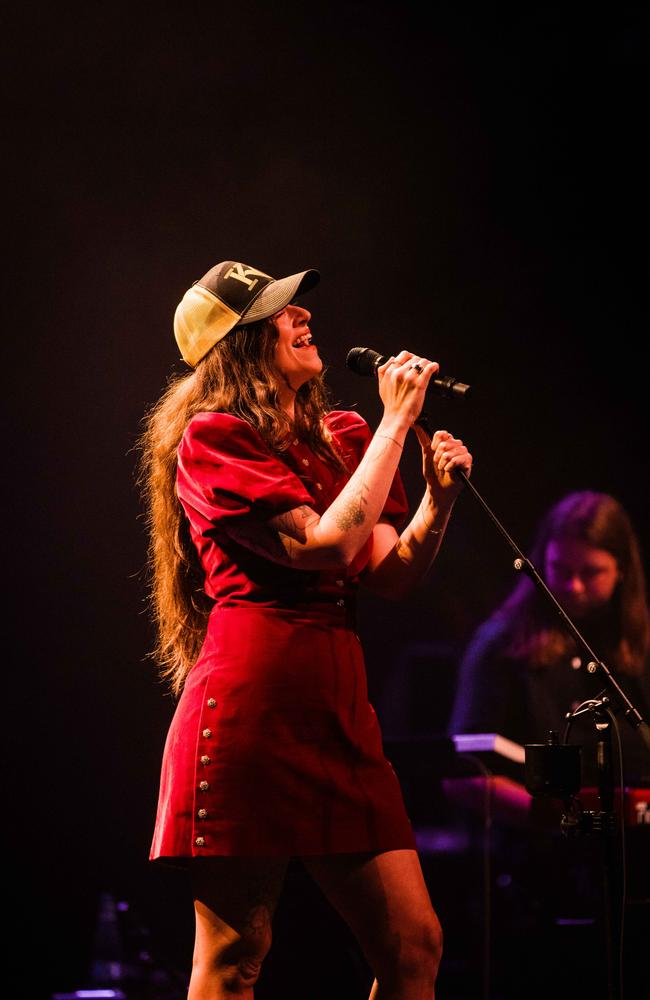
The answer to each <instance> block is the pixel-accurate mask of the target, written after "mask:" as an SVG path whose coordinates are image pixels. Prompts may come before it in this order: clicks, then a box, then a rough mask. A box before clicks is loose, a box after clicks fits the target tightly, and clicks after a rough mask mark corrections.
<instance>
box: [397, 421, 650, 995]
mask: <svg viewBox="0 0 650 1000" xmlns="http://www.w3.org/2000/svg"><path fill="white" fill-rule="evenodd" d="M416 423H417V424H419V425H420V426H421V427H422V428H423V429H424V430H425V431H426V432H427V434H428V435H429V437H433V430H432V428H431V424H430V421H429V418H428V416H427V414H425V413H422V414H420V416H419V417H418V419H417V420H416ZM454 475H455V476H456V477H457V478H458V479H459V480H461V482H462V483H463V484H464V485H465V488H466V489H467V490H469V492H470V493H471V494H472V496H473V497H474V499H475V500H476V502H477V503H478V504H480V506H481V507H482V508H483V510H484V511H485V513H486V514H487V515H488V517H489V518H490V520H491V521H492V523H493V524H494V526H495V527H496V529H497V530H498V531H499V532H500V533H501V535H502V536H503V538H504V539H505V540H506V542H507V543H508V545H509V546H510V548H511V549H512V551H513V552H514V555H515V559H514V564H513V565H514V568H515V570H517V572H519V573H525V574H526V576H528V578H529V579H530V580H532V582H533V584H534V585H535V586H536V588H537V590H538V591H539V592H540V593H541V594H542V595H543V596H544V599H545V600H546V601H547V602H549V603H550V605H551V607H552V608H553V609H554V611H555V612H556V614H557V615H558V616H559V618H560V619H561V621H562V622H563V624H564V625H565V627H566V628H567V629H568V630H569V632H570V633H571V635H572V636H573V638H574V639H575V641H576V643H577V645H578V648H579V649H581V650H582V651H583V655H584V656H585V658H586V659H587V671H588V672H589V673H590V674H599V675H600V676H601V677H602V678H603V680H604V682H605V685H606V689H605V691H604V692H603V694H602V695H601V696H600V698H599V699H594V700H593V701H591V702H586V703H585V706H586V707H584V708H582V707H579V709H577V710H576V714H577V713H579V712H580V711H581V710H582V711H592V712H593V713H594V722H595V724H596V730H597V733H598V742H597V748H596V752H597V768H598V793H599V797H600V800H601V810H600V812H599V813H594V814H591V815H589V816H587V817H586V818H587V819H588V820H590V822H584V819H583V817H582V816H581V817H579V818H578V819H576V817H575V815H574V816H573V817H572V818H568V819H567V818H566V817H563V831H564V832H568V831H569V829H571V828H572V829H575V830H577V831H578V832H589V831H594V832H599V833H602V835H603V837H604V886H605V925H606V936H607V960H608V962H607V964H608V980H609V986H610V992H609V996H610V997H612V998H618V997H620V996H621V982H620V980H621V977H620V974H619V975H614V971H613V963H614V955H615V954H616V941H617V936H618V935H617V926H619V927H620V924H618V921H617V916H616V910H615V898H614V892H613V887H614V886H615V884H616V868H615V864H614V862H615V856H614V850H613V842H612V841H613V835H614V832H615V824H614V812H613V805H614V777H613V771H612V755H611V725H610V724H611V722H615V719H614V717H613V714H612V711H619V712H622V713H623V716H624V718H625V719H626V720H627V721H628V723H629V724H630V725H631V726H632V727H633V728H634V729H636V731H637V732H638V734H639V736H640V737H641V739H642V740H643V743H644V745H645V747H646V749H647V750H648V752H649V753H650V726H648V723H647V722H645V721H644V719H643V718H642V716H641V713H640V712H639V711H638V709H637V708H636V707H635V705H633V704H632V702H631V701H630V699H629V698H628V696H627V695H626V694H625V692H624V691H623V690H622V688H621V686H620V685H619V683H618V682H617V680H616V679H615V678H614V677H613V676H612V673H611V671H610V669H609V667H608V666H607V665H606V664H605V663H604V662H603V661H602V660H601V659H600V657H599V656H598V655H597V654H596V653H595V652H594V650H593V649H592V648H591V646H590V645H589V643H588V642H587V640H586V639H585V638H584V636H583V635H582V633H581V632H580V631H579V630H578V628H577V627H576V625H575V624H574V622H573V621H572V619H571V618H570V617H569V616H568V615H567V613H566V611H565V610H564V608H563V607H562V605H561V604H560V603H559V602H558V601H557V600H556V599H555V597H554V596H553V594H552V593H551V591H550V590H549V588H548V587H547V586H546V584H545V583H544V580H543V579H542V577H541V576H540V574H539V572H538V571H537V568H536V567H535V565H534V564H533V563H532V562H531V560H530V559H529V558H528V557H527V556H526V555H524V553H523V552H522V551H521V549H520V548H519V546H518V545H517V543H516V542H515V541H514V539H512V538H511V537H510V535H509V534H508V532H507V531H506V529H505V528H504V526H503V525H502V524H501V522H500V521H499V519H498V518H497V516H496V514H495V513H494V512H493V511H492V510H491V509H490V507H489V506H488V504H487V503H486V502H485V500H484V499H483V497H482V496H481V494H480V493H479V491H478V490H477V489H476V487H475V486H474V484H473V483H472V482H471V481H470V479H469V477H468V476H467V474H466V473H465V472H464V471H463V470H462V469H456V470H455V473H454ZM570 714H571V713H570ZM623 795H624V789H623V788H622V787H621V810H623V808H624V803H623ZM581 819H582V820H583V821H582V822H581Z"/></svg>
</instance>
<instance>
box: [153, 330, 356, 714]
mask: <svg viewBox="0 0 650 1000" xmlns="http://www.w3.org/2000/svg"><path fill="white" fill-rule="evenodd" d="M277 339H278V333H277V330H276V328H275V324H274V323H273V321H272V320H262V321H260V322H259V323H252V324H250V325H248V326H241V327H236V328H235V329H234V330H233V331H231V332H230V333H228V334H227V336H226V337H224V338H223V340H221V341H220V342H219V343H217V344H215V346H214V347H212V348H211V349H210V351H208V353H207V354H206V355H205V357H204V358H202V359H201V361H199V363H198V364H197V366H196V368H195V369H194V370H193V371H192V372H190V373H189V374H185V375H180V376H176V377H173V378H172V379H171V380H170V382H169V384H168V386H167V388H166V390H165V392H164V393H163V395H162V397H161V398H160V399H159V401H158V402H157V403H156V404H155V405H154V406H153V407H152V408H151V409H150V411H149V412H148V413H147V414H146V416H145V418H144V431H143V433H142V435H141V436H140V438H139V441H138V446H139V449H140V461H139V467H138V483H139V485H140V487H141V490H142V495H143V501H144V506H145V517H146V521H147V526H148V531H149V553H148V572H149V600H150V605H151V611H152V615H153V618H154V621H155V624H156V631H157V640H156V645H155V649H154V650H153V651H152V653H151V654H150V655H151V656H152V657H153V658H154V659H155V660H156V661H157V663H158V664H159V667H160V673H161V676H162V677H163V678H164V679H165V680H167V681H168V682H169V683H170V685H171V689H172V691H173V693H174V694H175V695H176V696H178V695H179V694H180V692H181V690H182V688H183V685H184V683H185V679H186V677H187V674H188V673H189V671H190V670H191V668H192V666H193V664H194V663H195V661H196V659H197V657H198V654H199V652H200V650H201V646H202V644H203V639H204V637H205V632H206V627H207V621H208V616H209V613H210V610H211V608H212V605H213V602H212V601H211V600H210V598H209V597H208V596H207V595H206V594H205V591H204V589H203V571H202V568H201V566H200V564H199V561H198V557H197V554H196V550H195V548H194V545H193V543H192V541H191V539H190V533H189V525H188V521H187V518H186V516H185V514H184V512H183V509H182V507H181V505H180V502H179V500H178V496H177V494H176V466H177V458H176V452H177V449H178V445H179V442H180V440H181V438H182V436H183V432H184V431H185V428H186V427H187V425H188V424H189V422H190V420H191V419H192V417H193V416H195V414H197V413H201V412H206V411H213V412H216V411H220V412H225V413H230V414H233V415H234V416H237V417H241V418H242V419H243V420H246V421H247V422H248V423H249V424H251V425H252V426H253V427H254V428H255V429H256V430H257V431H258V432H259V433H260V435H261V436H262V438H263V439H264V441H265V442H266V444H267V445H268V446H269V448H270V449H272V450H273V451H274V452H277V453H279V454H282V452H283V451H284V450H285V449H286V448H287V446H288V444H289V441H290V439H291V438H292V437H295V436H299V437H301V439H303V440H304V441H306V442H307V443H308V444H309V446H310V447H311V449H312V450H313V451H314V452H315V453H316V454H317V455H319V456H320V457H321V458H323V459H324V460H325V461H327V462H329V463H330V464H332V465H334V466H335V467H336V468H338V469H345V463H344V460H343V458H342V457H341V456H340V455H339V454H338V452H337V451H336V448H335V446H334V444H333V442H332V440H331V439H330V437H329V436H328V434H327V432H326V431H325V430H324V427H323V417H324V416H325V414H326V413H327V412H328V411H329V409H330V407H329V399H328V393H327V389H326V387H325V383H324V381H323V378H322V376H316V377H314V378H311V379H310V380H309V382H306V383H305V384H304V385H303V386H301V388H300V389H299V390H298V392H297V395H296V400H295V420H294V422H293V423H291V421H290V420H289V418H288V416H287V414H286V413H285V412H284V410H283V409H282V407H281V406H280V401H279V389H280V385H281V382H280V379H281V378H282V376H281V375H280V374H279V372H278V370H277V368H276V367H275V364H274V352H275V345H276V342H277Z"/></svg>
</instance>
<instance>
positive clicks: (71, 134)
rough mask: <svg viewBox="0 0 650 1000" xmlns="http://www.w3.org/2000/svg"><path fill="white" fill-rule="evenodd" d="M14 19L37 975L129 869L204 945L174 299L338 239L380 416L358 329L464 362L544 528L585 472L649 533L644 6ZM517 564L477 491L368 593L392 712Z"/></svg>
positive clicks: (44, 976) (158, 929) (476, 408)
mask: <svg viewBox="0 0 650 1000" xmlns="http://www.w3.org/2000/svg"><path fill="white" fill-rule="evenodd" d="M4 41H5V47H6V59H5V63H6V65H7V66H8V70H9V114H10V126H11V127H10V130H8V136H9V147H10V150H9V157H8V159H9V164H10V166H11V167H12V177H11V181H10V183H9V184H7V185H6V187H5V190H6V193H7V194H8V195H9V198H8V206H7V207H8V213H7V214H8V216H9V218H10V220H11V226H10V227H9V228H8V229H7V230H6V235H5V239H6V247H5V249H6V252H7V257H8V261H7V264H6V271H5V273H6V274H7V276H8V278H9V283H8V291H7V293H6V294H5V305H6V306H7V307H8V318H7V320H6V324H5V337H4V341H5V347H6V349H7V360H6V363H5V375H6V387H5V399H6V401H7V403H8V407H7V409H8V414H9V419H10V422H9V426H8V433H7V435H6V437H5V448H6V470H7V479H6V487H5V494H6V500H7V513H6V515H5V535H6V538H7V540H8V542H9V557H10V559H11V564H10V565H11V569H10V571H9V573H7V575H6V582H7V585H8V587H7V596H6V598H5V607H6V609H7V612H8V624H9V626H10V628H9V629H8V630H7V632H8V633H9V634H10V635H11V636H13V637H14V638H15V641H14V642H7V643H6V655H7V659H6V674H7V678H8V683H7V697H6V707H7V723H6V730H7V732H8V736H9V752H8V756H7V757H6V760H7V763H8V770H9V790H8V795H7V803H8V806H9V809H8V815H9V820H8V821H7V823H6V824H5V828H6V829H8V831H9V843H8V847H7V852H8V853H7V855H6V859H7V862H8V867H9V869H10V872H11V873H12V874H15V876H16V879H15V883H16V889H15V892H14V894H13V895H12V897H11V899H9V900H8V902H7V915H8V917H9V919H10V921H11V923H12V924H13V925H14V926H15V929H16V931H17V940H18V942H23V943H24V941H25V939H27V940H28V942H29V948H28V959H27V960H23V959H21V960H20V961H19V962H18V961H17V962H16V965H17V966H18V969H19V971H20V972H21V976H22V981H23V987H20V986H15V987H14V988H13V992H12V993H11V995H12V996H13V997H18V996H25V997H30V998H31V997H40V996H48V995H49V992H51V991H52V990H54V989H60V990H63V989H69V988H72V987H74V986H79V985H83V984H84V982H86V981H87V980H88V962H89V960H90V952H91V944H92V935H93V927H94V921H95V913H96V909H97V904H98V897H99V893H100V892H102V891H107V892H110V893H113V894H114V895H115V896H116V897H117V898H119V899H126V900H128V901H129V902H130V903H131V907H132V912H135V913H136V914H138V915H139V919H140V921H141V922H142V924H143V925H144V926H145V927H146V928H148V929H149V931H150V933H151V942H150V943H151V947H152V950H153V951H154V952H155V953H156V955H158V956H161V957H163V958H164V961H165V962H167V963H168V964H170V965H171V966H173V967H175V968H178V969H180V970H181V971H183V970H185V971H186V970H187V966H188V963H189V956H190V950H191V930H192V928H191V904H190V903H189V900H188V897H187V895H186V889H185V885H184V882H183V877H182V875H179V874H169V873H166V872H161V871H159V870H157V869H153V868H151V867H150V866H148V865H147V862H146V856H147V853H148V848H149V840H150V834H151V828H152V822H153V817H154V810H155V802H156V794H157V780H158V767H159V761H160V755H161V751H162V746H163V741H164V737H165V732H166V728H167V725H168V722H169V719H170V717H171V714H172V711H173V705H172V701H171V699H170V697H169V696H167V695H166V694H165V693H164V691H163V689H162V687H161V686H160V685H159V683H158V681H157V679H156V675H155V670H154V667H153V665H152V664H151V662H150V661H148V660H147V659H145V655H146V652H147V650H148V649H149V648H150V647H151V643H152V631H151V627H150V625H149V623H148V620H147V617H146V611H145V603H144V601H145V585H144V578H143V572H142V571H143V566H144V562H145V549H146V539H145V535H144V528H143V524H142V520H141V519H140V505H139V499H138V494H137V491H136V489H135V487H134V468H135V461H136V455H135V452H134V445H135V442H136V438H137V436H138V433H139V421H140V419H141V417H142V415H143V413H144V411H145V409H146V408H147V407H148V406H150V405H151V404H152V403H153V402H154V401H155V399H156V398H157V397H158V395H159V394H160V391H161V389H162V387H163V386H164V384H165V381H166V379H167V377H168V376H169V374H170V373H171V372H173V371H181V370H183V366H182V363H180V362H179V360H178V352H177V349H176V345H175V343H174V341H173V336H172V330H171V321H172V315H173V310H174V308H175V306H176V303H177V302H178V300H179V299H180V297H181V296H182V294H183V292H184V291H185V289H186V288H187V287H188V286H189V284H190V283H191V282H192V281H193V280H195V279H196V278H198V277H199V276H200V275H201V274H203V273H204V272H205V271H206V270H207V269H208V268H209V267H210V266H212V265H213V264H214V263H216V262H217V261H220V260H223V259H235V260H237V259H239V260H243V261H246V262H248V263H250V264H252V265H254V266H257V267H260V268H262V269H264V270H268V271H269V272H270V273H272V274H274V275H278V276H281V275H284V274H287V273H291V272H293V271H296V270H299V269H303V268H305V267H308V266H315V267H318V268H320V270H321V273H322V281H321V285H320V287H319V288H318V289H317V290H316V291H315V292H314V293H313V294H312V295H311V296H310V298H309V303H308V305H309V308H310V309H312V311H313V316H314V319H313V322H312V328H313V331H314V334H315V339H316V340H317V342H318V343H319V346H320V348H321V353H322V355H323V356H324V358H325V359H326V360H327V362H328V365H329V378H330V383H331V385H332V387H333V394H334V398H335V399H336V400H337V401H338V402H340V403H341V404H342V405H343V406H345V407H350V406H354V407H357V408H358V409H359V411H360V412H361V413H362V414H363V415H364V416H366V418H367V419H368V420H369V422H370V423H371V424H373V423H374V422H376V421H377V420H378V417H379V406H378V400H377V396H376V388H375V385H374V384H373V383H372V382H371V381H362V380H359V379H356V378H355V376H353V375H352V374H349V373H348V372H347V371H346V369H345V364H344V362H345V356H346V353H347V350H348V349H349V348H350V347H352V346H354V345H367V346H371V347H374V348H375V349H377V350H378V351H380V352H382V353H394V352H396V351H397V350H399V349H401V348H402V347H406V348H409V349H411V350H413V351H414V352H416V353H420V354H424V355H426V356H428V357H431V358H435V359H437V360H439V361H440V364H441V368H442V371H443V372H444V373H447V374H452V375H455V376H456V377H459V378H460V379H462V380H463V381H466V382H470V383H471V384H472V385H473V386H474V387H475V399H474V401H473V402H472V403H471V405H470V404H469V403H468V404H467V405H466V406H458V405H457V406H454V405H452V404H445V403H434V404H433V405H432V406H431V408H430V412H431V414H432V417H433V420H434V423H435V424H437V425H438V426H445V427H447V428H449V429H450V430H453V431H454V432H455V433H457V434H459V435H460V436H462V437H463V438H464V439H465V440H466V442H467V443H468V444H469V445H470V446H471V449H472V451H473V453H474V455H475V473H474V478H475V482H476V484H477V486H478V487H479V489H481V491H482V492H483V493H484V495H485V496H486V498H487V499H488V501H489V502H490V503H491V504H492V506H493V507H494V509H495V510H496V511H497V512H498V513H499V515H500V516H501V517H502V519H503V520H504V521H505V523H506V525H507V526H508V528H509V529H510V531H511V533H512V534H513V535H514V537H515V538H516V539H517V540H518V541H519V543H520V544H521V545H522V546H523V547H524V548H525V547H526V546H527V545H528V543H529V542H530V538H531V533H532V530H533V527H534V525H535V523H536V521H537V519H538V517H539V515H540V514H541V512H542V511H543V510H544V509H545V508H546V507H547V505H548V504H549V503H551V502H552V501H554V500H555V499H556V498H558V497H559V496H560V495H562V494H563V493H565V492H567V491H569V490H572V489H576V488H586V487H590V488H595V489H600V490H605V491H608V492H611V493H613V494H615V495H616V496H617V497H618V498H619V499H620V500H621V501H622V502H623V503H624V505H625V506H626V507H627V508H628V510H629V511H630V513H631V515H632V517H633V519H634V522H635V524H636V527H637V529H638V531H639V533H640V536H641V539H642V543H643V547H644V553H645V555H646V556H647V554H648V544H649V543H650V537H649V532H648V522H647V516H646V512H647V505H648V498H649V497H648V494H649V484H648V476H647V471H646V456H645V435H644V433H643V432H644V430H645V416H646V397H647V386H646V381H647V379H646V364H645V344H644V339H643V335H644V334H645V333H646V331H647V294H648V291H647V269H648V225H647V224H648V217H647V196H646V192H647V178H648V162H647V156H646V152H645V142H644V140H643V135H644V133H645V132H646V131H647V123H646V111H647V99H646V93H645V91H646V88H647V51H648V18H647V13H645V12H644V11H643V9H642V8H641V7H640V6H639V7H635V6H629V7H628V6H626V5H618V6H616V7H612V6H611V5H610V6H609V7H607V8H604V9H603V11H602V12H600V13H598V12H596V11H595V10H594V9H593V8H592V9H590V10H589V11H587V10H586V9H585V10H582V11H578V10H574V11H572V10H571V9H563V10H559V9H558V10H553V9H551V8H546V7H544V6H539V7H538V6H535V5H532V6H530V5H527V6H526V7H525V9H522V10H520V11H518V12H517V13H515V14H510V15H506V14H504V13H495V12H494V11H490V14H489V16H488V13H487V12H484V13H476V12H469V11H467V10H466V12H464V13H463V12H462V11H459V10H457V9H456V8H454V7H453V6H452V5H450V6H446V5H430V6H429V7H427V8H426V9H424V10H423V9H421V8H420V7H419V5H418V6H416V5H415V4H413V3H410V2H407V3H404V4H402V5H401V6H397V5H394V4H386V3H383V2H376V3H350V4H345V5H326V6H323V5H319V6H316V7H313V6H312V5H302V4H291V3H289V4H286V3H285V4H283V5H273V4H260V3H252V4H245V3H231V4H225V3H224V4H217V5H204V6H202V5H199V4H191V3H190V4H187V5H185V6H184V7H183V9H182V10H181V9H175V8H174V7H173V6H171V5H160V6H153V5H151V6H143V7H141V8H139V9H137V8H132V7H126V6H120V5H119V4H118V5H108V6H99V5H90V6H88V7H85V8H80V9H79V10H76V11H74V10H73V8H69V9H68V11H67V12H66V11H65V10H64V9H62V8H60V7H56V6H54V7H50V8H49V9H48V8H46V7H45V6H44V5H41V6H40V7H36V6H32V5H27V6H25V7H24V8H23V13H22V14H18V13H14V14H13V17H12V18H11V23H10V24H9V26H8V29H7V30H6V31H5V39H4ZM418 451H419V449H418V446H417V443H416V442H415V440H413V441H412V442H411V443H410V446H409V448H408V450H407V454H406V455H405V458H404V463H403V471H404V475H405V480H406V483H407V487H408V490H409V495H410V497H411V499H412V501H413V503H414V504H416V503H417V500H418V497H419V491H420V483H419V468H418V466H419V458H418ZM512 575H513V574H512V570H511V568H510V553H509V550H507V549H506V548H505V546H504V544H503V543H502V542H501V539H500V538H499V537H498V536H497V534H496V532H495V531H494V529H493V528H492V527H491V526H490V524H489V522H488V521H487V520H486V518H485V516H484V515H483V514H482V512H481V511H480V510H479V509H478V508H476V507H475V505H474V503H473V501H472V499H471V497H469V496H464V497H461V499H460V500H459V502H458V504H457V507H456V511H455V516H454V520H453V524H452V527H451V528H450V530H449V534H448V537H447V538H446V540H445V543H444V551H443V552H442V554H441V556H440V559H439V561H438V563H437V566H436V568H435V571H434V572H433V573H432V575H431V577H430V580H429V581H428V583H427V584H426V586H424V587H423V588H422V589H421V590H420V591H419V592H418V593H417V594H416V595H415V596H414V597H413V598H412V600H411V601H409V602H408V603H406V604H402V605H395V606H393V605H389V604H384V603H382V602H380V601H379V600H375V599H372V600H371V599H369V598H366V599H364V601H363V605H362V609H361V629H362V638H363V641H364V643H365V647H366V650H367V659H368V668H369V674H370V683H371V689H372V693H373V697H374V699H375V700H376V702H377V705H378V707H379V710H380V714H381V713H382V712H383V711H384V708H383V707H382V705H383V704H384V701H385V699H386V691H387V690H388V689H389V688H390V685H391V684H392V683H393V678H394V672H395V669H396V665H397V664H399V662H400V657H403V656H404V653H405V650H408V648H409V647H410V646H411V644H422V643H425V644H427V643H433V642H435V643H439V644H442V647H443V648H444V649H446V650H448V651H449V650H451V654H450V658H449V663H448V664H447V665H446V666H445V667H444V669H443V668H441V670H440V674H439V677H437V678H435V680H434V683H433V684H432V685H431V692H430V699H429V700H428V701H426V703H425V704H423V705H422V704H421V711H422V713H423V716H422V717H421V718H420V719H419V724H421V725H424V727H425V728H428V729H429V730H430V731H431V732H439V731H441V730H442V729H444V725H445V722H446V717H447V712H448V709H449V699H450V697H451V692H452V689H453V677H454V674H453V670H454V663H455V660H454V650H456V649H460V648H462V646H463V644H464V643H465V642H466V640H467V639H468V637H469V636H470V634H471V632H472V630H473V629H474V628H475V626H476V625H477V624H478V623H479V622H480V621H481V619H482V618H483V617H484V616H485V615H486V614H487V613H488V612H489V611H490V610H491V609H492V608H493V607H494V605H495V604H496V602H498V601H499V600H500V599H501V598H502V597H503V596H504V595H505V593H506V592H507V590H508V588H509V587H510V585H511V583H512ZM432 892H433V893H434V898H435V890H434V889H432ZM301 919H304V918H301ZM285 940H286V938H285ZM19 953H20V952H19V946H18V945H17V947H16V954H17V955H18V954H19ZM321 975H324V973H322V972H321ZM21 989H23V990H24V991H23V992H21ZM297 995H301V996H304V997H305V998H306V1000H317V998H318V997H320V993H319V992H318V987H317V984H314V985H313V987H312V988H311V989H310V990H305V991H304V992H302V993H299V994H297ZM342 995H343V994H341V996H342Z"/></svg>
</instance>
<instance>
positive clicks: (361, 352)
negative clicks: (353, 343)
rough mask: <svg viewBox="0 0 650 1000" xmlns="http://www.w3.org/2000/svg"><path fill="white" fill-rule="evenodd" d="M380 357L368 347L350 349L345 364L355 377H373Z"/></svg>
mask: <svg viewBox="0 0 650 1000" xmlns="http://www.w3.org/2000/svg"><path fill="white" fill-rule="evenodd" d="M380 357H381V355H380V354H378V353H377V351H372V350H371V349H370V348H369V347H352V348H351V349H350V350H349V351H348V356H347V358H346V359H345V363H346V365H347V367H348V368H349V369H350V371H353V372H354V373H355V374H356V375H374V374H375V371H376V369H377V362H378V361H379V359H380Z"/></svg>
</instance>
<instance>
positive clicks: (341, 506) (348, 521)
mask: <svg viewBox="0 0 650 1000" xmlns="http://www.w3.org/2000/svg"><path fill="white" fill-rule="evenodd" d="M367 492H368V487H367V486H366V484H365V483H362V484H361V486H360V487H359V489H358V490H357V491H356V493H354V494H353V495H352V496H351V497H350V498H349V499H345V500H344V499H343V498H342V497H339V498H338V500H337V501H336V503H335V510H334V516H335V518H336V525H337V527H338V528H340V529H341V531H349V530H350V528H358V527H359V526H360V525H362V524H363V522H364V521H365V519H366V512H365V510H364V507H365V506H367V503H368V501H367V500H366V497H365V494H367Z"/></svg>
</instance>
